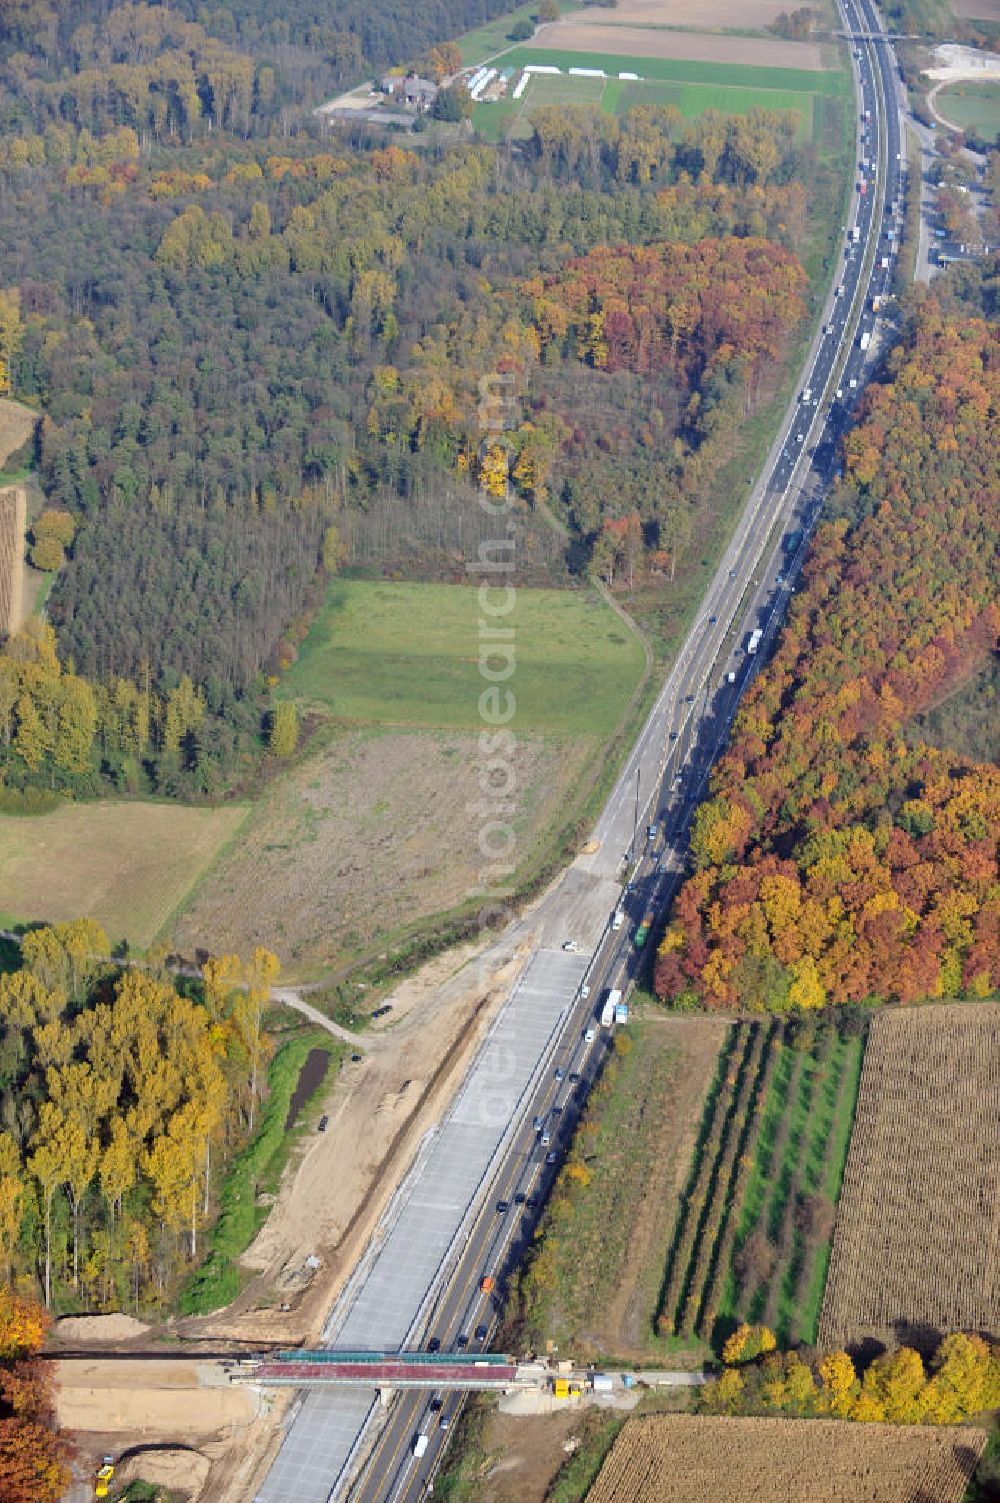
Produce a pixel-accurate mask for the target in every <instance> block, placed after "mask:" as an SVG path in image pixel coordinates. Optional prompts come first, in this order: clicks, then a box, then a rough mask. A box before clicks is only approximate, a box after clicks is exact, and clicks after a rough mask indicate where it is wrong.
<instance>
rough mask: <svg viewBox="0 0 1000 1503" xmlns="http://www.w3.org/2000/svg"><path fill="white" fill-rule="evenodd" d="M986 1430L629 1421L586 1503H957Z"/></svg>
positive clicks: (683, 1418)
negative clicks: (802, 1502) (792, 1501)
mask: <svg viewBox="0 0 1000 1503" xmlns="http://www.w3.org/2000/svg"><path fill="white" fill-rule="evenodd" d="M985 1444H986V1434H985V1432H984V1431H982V1430H966V1429H958V1428H955V1429H943V1428H941V1429H934V1428H932V1427H931V1426H927V1425H849V1424H842V1423H840V1422H839V1421H837V1420H784V1419H709V1418H701V1417H696V1416H694V1415H688V1414H663V1415H654V1416H652V1417H651V1418H649V1419H635V1420H630V1421H629V1423H628V1424H627V1425H626V1426H625V1428H624V1429H623V1430H622V1432H621V1434H620V1435H619V1437H618V1439H617V1440H616V1441H615V1444H614V1446H613V1447H612V1449H611V1453H610V1455H609V1456H608V1459H607V1461H605V1463H604V1466H603V1467H602V1468H601V1472H600V1475H599V1476H598V1478H597V1481H596V1483H595V1484H594V1486H593V1488H592V1489H591V1491H590V1493H589V1495H588V1499H587V1503H789V1500H790V1499H808V1503H927V1500H929V1499H933V1500H934V1503H958V1500H959V1499H960V1498H961V1497H962V1494H963V1493H964V1491H965V1488H966V1485H967V1483H968V1480H969V1477H970V1476H971V1475H972V1471H973V1468H974V1467H975V1464H976V1462H977V1460H978V1459H979V1456H980V1454H981V1452H982V1449H983V1447H984V1445H985Z"/></svg>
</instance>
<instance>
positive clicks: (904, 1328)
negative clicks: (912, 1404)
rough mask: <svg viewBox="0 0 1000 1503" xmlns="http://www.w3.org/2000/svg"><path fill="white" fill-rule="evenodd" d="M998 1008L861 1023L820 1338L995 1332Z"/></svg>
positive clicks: (830, 1341) (999, 1273)
mask: <svg viewBox="0 0 1000 1503" xmlns="http://www.w3.org/2000/svg"><path fill="white" fill-rule="evenodd" d="M998 1182H1000V1006H997V1005H995V1004H982V1005H977V1004H967V1005H962V1006H958V1005H952V1006H929V1007H920V1008H913V1009H894V1010H892V1011H886V1012H882V1013H879V1014H876V1016H875V1018H874V1019H873V1021H872V1024H871V1030H870V1034H869V1039H868V1047H867V1049H866V1052H865V1061H864V1067H863V1069H862V1073H861V1086H860V1090H859V1094H858V1106H857V1113H856V1116H855V1121H854V1131H853V1133H852V1136H851V1146H850V1151H849V1153H848V1158H847V1169H846V1171H845V1174H844V1184H843V1190H842V1194H841V1201H840V1208H839V1211H838V1214H837V1226H836V1232H835V1235H834V1244H833V1256H832V1258H831V1262H830V1273H829V1277H828V1279H827V1285H826V1292H825V1294H824V1297H823V1310H822V1315H821V1318H820V1326H819V1343H820V1345H821V1346H823V1347H826V1348H827V1349H830V1348H832V1347H838V1346H843V1345H850V1346H855V1345H858V1344H860V1343H862V1342H864V1341H867V1340H873V1341H877V1342H884V1343H885V1344H892V1345H898V1344H899V1342H900V1341H901V1340H902V1341H908V1342H910V1343H911V1344H914V1345H917V1346H920V1347H923V1348H926V1347H928V1346H932V1345H934V1344H936V1342H937V1340H938V1338H939V1335H941V1334H944V1333H945V1332H948V1331H982V1332H984V1333H985V1332H988V1333H992V1334H993V1335H997V1334H1000V1206H998V1203H997V1184H998Z"/></svg>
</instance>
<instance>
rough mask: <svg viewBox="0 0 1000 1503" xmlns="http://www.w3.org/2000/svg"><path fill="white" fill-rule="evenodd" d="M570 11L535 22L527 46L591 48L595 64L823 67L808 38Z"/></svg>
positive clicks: (819, 51)
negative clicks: (649, 61) (583, 16)
mask: <svg viewBox="0 0 1000 1503" xmlns="http://www.w3.org/2000/svg"><path fill="white" fill-rule="evenodd" d="M591 14H592V13H591V12H590V11H588V12H587V16H588V19H587V20H586V21H578V20H577V19H576V17H575V16H569V17H566V18H564V19H563V20H562V21H553V22H552V24H551V25H549V26H540V27H539V28H538V31H537V32H536V33H535V36H534V39H533V40H532V41H530V42H528V43H527V44H526V45H527V46H529V47H542V48H553V47H554V48H556V49H557V50H558V51H566V52H592V53H593V54H594V65H595V67H596V66H597V65H598V64H599V63H600V61H601V58H603V57H620V58H628V59H630V60H632V61H633V62H634V60H635V59H636V58H643V57H662V58H676V59H677V60H678V61H681V62H698V63H746V64H750V65H752V66H754V67H758V68H808V69H810V70H812V71H816V70H818V69H821V68H822V67H823V54H822V51H821V49H820V48H819V47H818V46H817V45H816V44H815V43H813V42H785V41H782V40H781V38H780V37H774V38H773V39H771V38H768V37H733V36H722V35H720V34H719V33H716V32H696V31H669V30H666V29H664V30H662V31H659V30H657V29H656V28H655V27H649V28H648V29H643V28H642V27H641V26H622V25H621V24H620V19H621V18H620V15H619V12H618V11H614V12H612V14H613V15H614V17H615V23H616V24H615V25H613V26H609V25H606V24H605V25H602V24H601V23H600V22H596V21H591V20H590V19H589V17H590V15H591Z"/></svg>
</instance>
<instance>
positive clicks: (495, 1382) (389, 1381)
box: [252, 1361, 517, 1390]
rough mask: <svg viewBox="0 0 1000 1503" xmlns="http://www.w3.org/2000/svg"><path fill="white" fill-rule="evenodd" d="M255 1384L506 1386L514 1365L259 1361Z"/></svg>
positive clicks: (510, 1381) (514, 1376) (511, 1380)
mask: <svg viewBox="0 0 1000 1503" xmlns="http://www.w3.org/2000/svg"><path fill="white" fill-rule="evenodd" d="M252 1376H253V1381H254V1382H255V1383H267V1384H271V1385H273V1384H281V1383H289V1384H292V1385H294V1386H295V1387H296V1388H301V1387H304V1386H310V1387H311V1386H313V1385H321V1386H323V1387H336V1386H337V1385H340V1386H349V1387H352V1388H355V1387H358V1386H364V1387H370V1388H383V1387H384V1388H442V1389H446V1388H461V1389H467V1390H468V1389H473V1388H476V1389H478V1388H484V1389H485V1388H509V1387H511V1385H512V1384H513V1383H515V1382H516V1380H517V1368H516V1367H513V1366H510V1367H501V1366H499V1365H498V1364H497V1363H495V1362H494V1363H489V1362H484V1363H478V1364H477V1363H475V1362H466V1363H462V1364H459V1363H454V1362H452V1363H449V1364H448V1365H447V1366H440V1365H438V1364H436V1363H430V1362H429V1363H426V1364H424V1365H423V1366H421V1365H420V1364H418V1363H415V1362H329V1361H325V1362H308V1361H304V1362H262V1363H261V1364H260V1366H259V1367H257V1368H256V1369H255V1371H254V1373H253V1375H252Z"/></svg>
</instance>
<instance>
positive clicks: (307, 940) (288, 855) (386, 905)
mask: <svg viewBox="0 0 1000 1503" xmlns="http://www.w3.org/2000/svg"><path fill="white" fill-rule="evenodd" d="M595 746H596V743H595V742H585V741H578V740H574V741H573V742H568V741H566V742H563V741H562V740H556V739H553V740H546V739H543V738H541V737H538V736H534V737H520V738H519V739H518V742H517V746H516V750H515V752H514V756H513V764H512V765H513V768H514V774H515V777H516V780H517V795H516V800H515V802H516V806H517V807H516V811H515V813H514V815H513V818H512V824H513V826H514V830H515V833H516V835H517V837H518V844H517V848H516V849H517V851H519V852H523V854H524V855H525V856H526V855H527V854H528V853H529V850H530V849H531V847H532V845H533V843H534V841H535V839H536V837H537V836H538V835H539V834H540V833H541V831H542V829H543V828H544V827H545V825H546V823H547V822H549V821H552V820H555V819H556V818H557V815H558V813H559V809H560V807H561V806H562V805H563V804H564V803H565V802H566V801H567V800H568V799H570V797H571V795H572V788H573V783H574V780H575V779H576V777H577V776H578V775H579V773H580V770H581V766H582V763H583V762H584V761H585V760H586V757H587V755H588V752H591V753H592V752H593V750H594V748H595ZM479 772H480V757H479V753H478V743H477V739H476V737H475V736H473V735H468V734H461V733H457V732H447V731H441V732H429V731H421V730H418V729H414V730H412V731H377V730H373V729H365V730H362V729H358V730H354V731H345V732H340V733H338V734H336V736H335V737H332V738H329V739H327V740H326V741H325V743H324V744H323V745H322V746H321V747H319V748H317V750H316V751H314V752H313V753H312V754H311V755H310V756H308V757H307V758H306V759H304V760H303V761H302V762H301V763H300V764H299V765H298V766H297V767H294V768H292V769H291V770H290V771H289V772H288V773H287V774H285V776H284V777H282V778H281V779H279V780H278V781H276V782H274V783H272V784H271V785H270V786H269V788H268V789H267V790H266V792H265V793H264V795H263V797H262V799H261V801H260V803H259V804H258V805H257V806H256V807H255V809H254V811H253V813H252V815H251V817H250V819H249V820H248V821H247V824H246V827H245V828H244V830H243V831H242V832H241V835H240V839H239V841H238V842H236V843H234V844H233V846H232V848H231V849H230V850H228V851H227V852H226V853H225V854H224V855H223V857H222V858H221V860H220V861H219V862H218V863H217V864H216V866H215V867H214V868H213V869H212V871H211V872H210V873H209V874H208V875H207V876H206V878H205V880H204V881H203V882H202V883H201V884H200V886H199V887H198V889H197V891H196V892H195V893H194V895H193V897H192V899H191V902H190V903H189V905H188V906H187V909H186V910H185V912H184V913H183V914H182V915H181V916H180V917H179V919H178V920H177V922H176V923H175V925H174V928H173V934H172V938H173V941H174V943H175V944H176V945H177V946H178V948H179V949H180V950H181V951H182V953H184V954H186V955H190V954H193V953H194V951H195V950H196V949H197V948H199V947H204V948H207V949H211V950H212V951H214V952H220V951H222V950H229V949H232V950H238V951H240V952H246V951H248V950H250V949H252V948H253V946H255V945H258V944H264V945H267V946H269V947H270V948H272V949H274V951H275V952H276V953H277V954H278V955H279V956H280V958H281V962H282V965H283V966H284V967H285V968H286V970H289V971H291V972H293V973H294V974H295V975H296V976H298V977H302V976H305V975H310V974H313V973H316V972H317V971H320V970H324V969H326V968H328V967H330V966H336V965H339V964H341V963H343V962H345V961H346V960H348V959H349V958H350V957H351V956H352V955H353V954H355V953H357V952H358V951H359V950H360V949H362V948H363V947H364V946H366V945H367V944H369V943H370V942H371V941H372V940H373V939H374V938H375V937H376V935H384V936H389V935H393V934H397V933H398V932H399V931H400V930H401V929H402V928H404V927H405V926H406V925H407V924H408V923H411V922H413V921H415V920H418V919H420V918H422V917H425V916H426V915H428V914H433V913H439V912H442V911H444V910H445V909H448V908H450V907H453V906H455V905H457V904H459V903H461V902H462V900H463V898H465V897H466V896H467V895H468V894H469V893H470V892H471V891H472V890H473V889H474V888H475V887H476V886H477V883H478V882H479V880H480V873H481V870H482V866H483V858H482V856H481V854H480V851H479V846H478V843H477V835H478V832H479V829H480V826H481V824H482V815H481V814H478V813H476V812H475V811H476V810H477V808H478V807H479V804H480V801H481V798H482V795H481V793H480V790H479Z"/></svg>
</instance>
